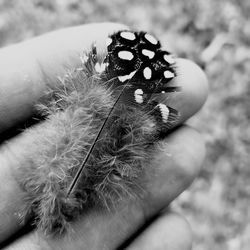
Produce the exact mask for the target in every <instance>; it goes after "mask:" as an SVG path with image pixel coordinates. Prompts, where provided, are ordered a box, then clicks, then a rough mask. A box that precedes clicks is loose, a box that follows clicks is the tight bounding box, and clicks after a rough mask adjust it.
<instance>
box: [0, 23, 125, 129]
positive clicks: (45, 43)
mask: <svg viewBox="0 0 250 250" xmlns="http://www.w3.org/2000/svg"><path fill="white" fill-rule="evenodd" d="M125 28H126V26H124V25H121V24H115V23H101V24H90V25H83V26H78V27H73V28H67V29H62V30H59V31H55V32H51V33H48V34H46V35H42V36H39V37H36V38H33V39H31V40H28V41H25V42H22V43H19V44H16V45H12V46H9V47H6V48H3V49H0V68H1V71H0V117H1V120H0V133H1V132H2V131H4V130H5V129H7V128H10V127H12V126H14V125H16V124H17V123H19V122H21V121H24V120H25V119H27V118H28V117H29V116H31V114H32V109H33V105H34V103H36V102H37V101H38V99H39V98H40V97H41V95H42V94H43V92H44V90H45V87H46V84H47V83H48V82H55V81H57V78H58V76H61V77H62V76H63V75H64V74H65V73H66V70H67V69H68V68H74V67H76V66H77V65H79V63H80V58H79V55H80V53H81V52H82V51H83V50H87V49H89V48H90V47H91V44H92V43H93V42H94V41H96V42H97V46H98V47H99V48H100V49H101V48H104V45H105V39H106V37H107V36H108V35H109V34H111V33H113V32H115V31H117V30H120V29H125Z"/></svg>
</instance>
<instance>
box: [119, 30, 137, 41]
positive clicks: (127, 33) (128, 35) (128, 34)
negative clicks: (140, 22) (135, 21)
mask: <svg viewBox="0 0 250 250" xmlns="http://www.w3.org/2000/svg"><path fill="white" fill-rule="evenodd" d="M120 35H121V37H122V38H124V39H127V40H130V41H133V40H135V38H136V37H135V34H134V33H133V32H130V31H123V32H121V34H120Z"/></svg>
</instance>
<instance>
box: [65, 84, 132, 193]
mask: <svg viewBox="0 0 250 250" xmlns="http://www.w3.org/2000/svg"><path fill="white" fill-rule="evenodd" d="M128 85H129V81H128V82H127V83H126V84H125V85H123V88H122V90H121V92H120V93H119V95H118V97H117V99H116V101H115V103H114V105H113V106H112V108H111V109H110V111H109V113H108V115H107V117H106V118H105V120H104V122H103V123H102V126H101V127H100V129H99V131H98V133H97V135H96V137H95V139H94V141H93V143H92V145H91V147H90V148H89V150H88V152H87V154H86V156H85V158H84V159H83V161H82V163H81V166H80V168H79V169H78V171H77V173H76V175H75V177H74V179H73V180H72V182H71V184H70V186H69V188H68V191H67V197H69V196H70V194H72V192H73V191H74V188H75V187H76V184H77V181H78V179H79V178H80V176H81V173H82V172H83V169H84V166H85V164H86V163H87V161H88V159H89V157H90V155H91V153H92V151H93V150H94V148H95V145H96V143H97V141H98V139H99V137H100V136H101V134H102V132H103V130H104V128H105V125H106V124H107V122H108V120H109V118H110V116H111V114H112V112H113V111H114V110H115V107H116V105H117V104H118V102H119V100H120V98H121V96H122V94H123V93H124V90H125V89H126V87H127V86H128Z"/></svg>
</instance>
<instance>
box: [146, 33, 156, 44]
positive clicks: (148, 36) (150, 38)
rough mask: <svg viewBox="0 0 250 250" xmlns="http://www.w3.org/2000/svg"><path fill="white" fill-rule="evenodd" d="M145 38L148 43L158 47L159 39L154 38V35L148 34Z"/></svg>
mask: <svg viewBox="0 0 250 250" xmlns="http://www.w3.org/2000/svg"><path fill="white" fill-rule="evenodd" d="M145 38H146V39H147V41H149V42H150V43H151V44H154V45H156V44H157V43H158V41H157V39H156V38H155V37H154V36H152V35H150V34H148V33H146V34H145Z"/></svg>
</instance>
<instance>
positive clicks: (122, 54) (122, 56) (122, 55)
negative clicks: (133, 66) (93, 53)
mask: <svg viewBox="0 0 250 250" xmlns="http://www.w3.org/2000/svg"><path fill="white" fill-rule="evenodd" d="M118 57H119V58H120V59H123V60H128V61H131V60H132V59H133V58H134V55H133V53H132V52H130V51H127V50H122V51H119V52H118Z"/></svg>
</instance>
